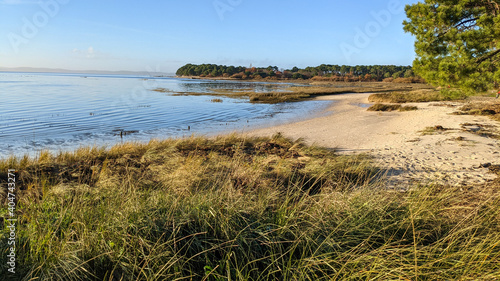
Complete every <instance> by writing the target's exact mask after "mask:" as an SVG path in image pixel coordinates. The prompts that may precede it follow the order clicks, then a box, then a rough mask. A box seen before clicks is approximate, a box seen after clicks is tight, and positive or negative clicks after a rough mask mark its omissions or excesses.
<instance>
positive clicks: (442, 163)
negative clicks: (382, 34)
mask: <svg viewBox="0 0 500 281" xmlns="http://www.w3.org/2000/svg"><path fill="white" fill-rule="evenodd" d="M369 95H370V94H343V95H335V96H324V97H320V98H318V99H321V100H332V101H335V103H333V105H332V106H331V107H330V108H329V109H328V113H329V114H326V116H323V117H318V118H314V119H309V120H305V121H301V122H297V123H292V124H286V125H280V126H276V127H271V128H264V129H258V130H254V131H250V132H247V133H248V134H249V135H262V136H269V135H273V134H275V133H277V132H281V133H283V134H284V135H285V136H287V137H291V138H294V139H297V138H303V139H304V141H305V142H306V143H308V144H315V145H318V146H323V147H328V148H332V149H335V150H336V151H337V152H338V153H348V154H351V153H367V154H369V155H372V156H373V157H374V158H375V161H376V162H377V163H378V164H379V165H380V167H381V168H383V169H384V171H386V174H387V177H388V179H389V181H388V182H389V186H391V187H396V188H402V189H406V188H408V187H409V186H411V185H415V184H416V183H423V184H426V183H438V184H449V185H470V184H483V183H486V182H488V181H491V180H493V179H495V178H496V175H495V174H494V173H492V172H490V170H489V169H488V168H487V167H482V166H481V165H484V166H488V163H490V164H492V165H495V164H500V152H499V151H500V141H499V140H498V139H495V138H492V137H489V136H485V135H484V134H483V132H486V130H487V131H489V132H493V133H497V132H498V130H499V128H498V125H499V124H498V122H496V121H494V120H491V119H489V118H487V117H484V116H471V115H454V114H452V113H453V112H456V111H457V110H458V108H459V107H460V106H462V105H463V104H464V103H463V102H445V103H443V102H431V103H412V104H408V105H414V106H417V107H418V110H416V111H408V112H371V111H367V108H366V104H368V103H369V102H368V96H369ZM436 126H438V127H437V128H438V129H437V130H435V129H434V128H436ZM439 126H440V127H439ZM429 128H432V129H429Z"/></svg>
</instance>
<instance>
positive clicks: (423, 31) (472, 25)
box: [403, 0, 500, 91]
mask: <svg viewBox="0 0 500 281" xmlns="http://www.w3.org/2000/svg"><path fill="white" fill-rule="evenodd" d="M406 15H407V17H408V21H405V22H404V23H403V24H404V30H405V31H406V32H410V33H412V34H413V35H415V36H416V42H415V52H416V59H415V61H414V63H413V70H414V71H415V73H416V74H418V75H420V76H422V77H423V78H425V79H426V80H427V81H428V82H430V83H432V84H434V85H440V86H445V85H453V86H455V87H458V88H461V89H463V90H468V91H470V90H473V91H484V90H488V89H491V88H494V87H498V83H499V82H500V0H425V2H424V3H417V4H413V5H407V6H406Z"/></svg>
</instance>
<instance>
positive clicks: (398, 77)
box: [176, 64, 422, 82]
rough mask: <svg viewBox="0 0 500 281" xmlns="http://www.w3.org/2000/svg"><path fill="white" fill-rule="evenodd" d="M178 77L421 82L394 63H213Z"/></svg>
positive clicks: (184, 70)
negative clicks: (282, 66)
mask: <svg viewBox="0 0 500 281" xmlns="http://www.w3.org/2000/svg"><path fill="white" fill-rule="evenodd" d="M176 74H177V76H199V77H207V78H215V77H224V78H233V79H268V80H278V79H313V80H324V81H345V82H351V81H389V82H391V81H394V80H395V81H396V82H397V81H400V82H422V79H421V78H419V77H416V76H415V74H414V73H413V70H412V67H411V66H396V65H357V66H349V65H331V64H322V65H320V66H316V67H306V68H303V69H301V68H298V67H293V68H292V69H279V68H278V67H277V66H268V67H266V68H263V67H244V66H226V65H216V64H200V65H196V64H186V65H184V66H183V67H181V68H179V69H178V70H177V73H176Z"/></svg>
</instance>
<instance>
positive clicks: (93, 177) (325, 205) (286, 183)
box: [0, 135, 500, 280]
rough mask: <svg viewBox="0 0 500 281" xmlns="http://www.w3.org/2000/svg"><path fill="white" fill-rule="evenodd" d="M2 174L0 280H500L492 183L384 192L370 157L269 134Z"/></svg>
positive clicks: (13, 161)
mask: <svg viewBox="0 0 500 281" xmlns="http://www.w3.org/2000/svg"><path fill="white" fill-rule="evenodd" d="M13 167H15V168H17V169H18V173H17V175H18V186H19V187H20V188H21V187H23V189H25V190H22V191H21V192H20V193H19V196H20V199H19V202H18V210H19V212H18V216H19V219H20V221H19V224H18V230H17V242H18V245H19V246H18V249H17V255H18V265H17V268H16V269H17V272H18V273H17V275H16V276H15V277H13V278H11V280H20V279H24V280H31V279H36V278H38V279H37V280H359V279H362V280H367V279H369V280H395V279H397V280H437V279H439V280H458V279H459V280H478V279H479V280H481V279H482V280H494V279H498V278H500V268H499V266H498V265H499V264H500V242H499V241H500V208H499V204H500V192H499V183H498V182H497V183H491V184H490V185H489V186H487V187H485V186H483V187H481V186H478V187H474V188H472V187H471V188H469V189H467V188H466V189H459V188H451V187H440V186H420V187H418V188H412V189H410V191H408V192H400V191H398V190H387V189H384V188H380V186H381V184H383V183H381V182H380V181H379V180H380V179H379V177H378V175H379V172H378V170H377V169H376V168H374V167H373V166H372V165H371V164H370V159H369V158H367V157H364V156H339V155H336V154H335V153H334V152H333V151H330V150H326V149H322V148H317V147H310V146H306V145H304V144H302V143H301V142H300V141H292V140H289V139H286V138H283V137H282V136H280V135H276V136H274V137H273V138H244V137H239V136H236V135H233V136H228V137H219V138H215V139H205V138H190V139H184V140H166V141H152V142H150V143H149V144H124V145H120V146H116V147H113V148H111V149H109V150H106V149H100V148H94V149H92V148H84V149H80V150H78V151H75V152H72V153H61V154H58V155H51V154H49V153H46V152H44V153H42V154H41V155H40V156H39V157H38V158H37V159H30V158H20V159H19V158H10V159H7V160H4V161H2V162H0V171H6V169H8V168H13ZM2 180H4V177H3V175H2ZM3 203H4V202H3ZM3 206H6V205H5V204H2V207H3ZM0 214H5V209H2V210H1V211H0ZM1 233H2V237H1V238H0V249H2V251H5V249H6V248H7V246H6V239H5V238H6V235H7V231H6V229H5V228H4V229H3V230H2V232H1ZM0 274H1V276H2V278H4V280H9V276H11V275H9V274H8V273H7V272H6V255H5V254H4V252H2V255H1V256H0ZM11 277H12V276H11Z"/></svg>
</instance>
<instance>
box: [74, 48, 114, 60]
mask: <svg viewBox="0 0 500 281" xmlns="http://www.w3.org/2000/svg"><path fill="white" fill-rule="evenodd" d="M72 53H73V55H75V56H76V57H78V58H81V59H115V57H113V56H112V55H110V54H107V53H103V52H100V51H97V50H95V49H94V47H92V46H90V47H88V48H87V49H85V50H80V49H78V48H75V49H73V51H72Z"/></svg>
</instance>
